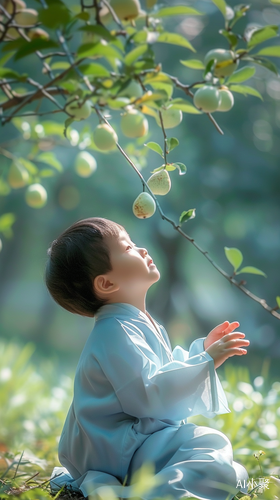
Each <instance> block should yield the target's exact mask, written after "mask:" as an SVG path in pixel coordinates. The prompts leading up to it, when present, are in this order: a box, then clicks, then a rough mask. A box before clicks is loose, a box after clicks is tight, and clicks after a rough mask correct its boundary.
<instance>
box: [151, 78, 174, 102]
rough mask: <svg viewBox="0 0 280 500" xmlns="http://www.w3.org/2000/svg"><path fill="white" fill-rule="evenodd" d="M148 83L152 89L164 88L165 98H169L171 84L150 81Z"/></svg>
mask: <svg viewBox="0 0 280 500" xmlns="http://www.w3.org/2000/svg"><path fill="white" fill-rule="evenodd" d="M149 85H151V87H153V89H159V90H164V91H165V92H166V96H167V98H168V99H171V97H172V94H173V90H174V87H173V85H170V84H168V83H164V82H151V83H150V84H149Z"/></svg>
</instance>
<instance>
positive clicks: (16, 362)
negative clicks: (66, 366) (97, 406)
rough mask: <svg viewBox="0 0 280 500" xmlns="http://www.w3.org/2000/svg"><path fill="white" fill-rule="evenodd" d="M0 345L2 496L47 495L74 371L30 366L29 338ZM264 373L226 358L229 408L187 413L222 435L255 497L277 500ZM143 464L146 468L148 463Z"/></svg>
mask: <svg viewBox="0 0 280 500" xmlns="http://www.w3.org/2000/svg"><path fill="white" fill-rule="evenodd" d="M0 352H1V356H0V420H1V429H0V498H11V497H16V496H20V498H22V499H29V500H33V499H34V500H35V499H41V498H42V499H43V498H49V497H50V493H51V490H50V485H49V480H50V475H51V472H52V469H53V467H54V466H58V465H59V463H58V460H57V445H58V440H59V436H60V433H61V429H62V426H63V423H64V419H65V416H66V412H67V409H68V407H69V404H70V402H71V398H72V377H73V374H69V375H67V376H66V375H64V376H62V377H61V378H60V379H59V380H56V381H54V373H56V371H57V369H56V368H57V367H55V366H54V365H53V364H52V363H50V362H44V363H43V364H42V365H41V366H40V368H38V367H36V366H35V365H34V363H33V360H32V354H33V352H34V345H32V344H27V345H26V346H25V347H24V349H20V348H19V347H18V346H17V345H14V344H13V343H9V344H7V343H3V342H2V343H1V344H0ZM262 373H263V375H259V376H258V377H256V378H255V379H254V380H252V379H251V377H250V373H249V370H248V369H247V368H241V367H240V368H239V369H236V368H233V366H231V365H227V366H226V367H225V370H224V372H223V373H222V376H221V380H222V385H223V388H224V390H225V393H226V395H227V398H228V402H229V407H230V410H231V413H229V414H225V415H219V416H217V417H215V418H213V419H206V418H204V417H201V416H197V417H192V418H190V419H189V420H188V421H190V422H193V423H196V424H197V425H206V426H210V427H213V428H216V429H218V430H220V431H221V432H223V433H224V434H225V435H226V436H228V438H229V439H230V441H231V443H232V446H233V451H234V459H235V460H236V461H237V462H240V463H242V464H243V465H244V466H245V467H246V469H247V471H248V474H249V479H250V481H251V484H252V486H251V487H250V488H249V490H252V489H254V490H255V494H256V495H257V496H256V498H260V499H263V498H265V499H266V500H276V499H277V498H278V497H279V492H278V493H277V489H276V486H277V484H276V485H274V483H273V482H272V481H273V480H272V478H271V476H272V475H273V476H274V477H276V478H278V477H279V476H280V468H279V458H280V457H279V435H280V411H279V408H280V404H279V403H280V383H279V382H278V381H275V382H272V381H271V380H270V379H269V374H268V373H267V368H266V367H265V365H264V366H263V367H262ZM7 395H8V396H7ZM11 430H13V432H11ZM144 472H147V474H148V475H151V473H150V471H149V469H147V471H144ZM148 475H145V474H144V473H143V475H142V478H141V477H139V482H140V483H141V481H143V485H144V486H143V485H142V486H141V484H140V485H138V487H139V488H141V487H144V488H145V485H146V487H147V484H149V483H148V482H147V477H148ZM260 478H266V479H267V480H269V488H268V489H267V488H266V489H265V491H264V492H261V491H259V490H258V488H256V486H258V485H260V481H261V479H260ZM263 480H264V479H263ZM252 481H255V483H252ZM277 495H278V496H277ZM241 496H242V495H241V494H238V495H237V497H238V498H240V497H241ZM78 497H79V495H77V494H76V493H74V492H72V493H71V491H70V492H69V491H68V492H67V491H65V489H63V491H62V492H60V493H59V498H60V499H61V500H66V499H67V500H68V499H70V498H75V499H77V498H78ZM251 498H254V497H253V496H251ZM108 500H109V499H108Z"/></svg>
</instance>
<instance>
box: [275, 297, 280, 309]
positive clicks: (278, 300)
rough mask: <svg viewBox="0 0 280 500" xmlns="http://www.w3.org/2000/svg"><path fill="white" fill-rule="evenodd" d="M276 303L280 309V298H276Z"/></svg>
mask: <svg viewBox="0 0 280 500" xmlns="http://www.w3.org/2000/svg"><path fill="white" fill-rule="evenodd" d="M276 302H277V305H278V307H279V308H280V297H279V296H277V297H276Z"/></svg>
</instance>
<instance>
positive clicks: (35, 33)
mask: <svg viewBox="0 0 280 500" xmlns="http://www.w3.org/2000/svg"><path fill="white" fill-rule="evenodd" d="M27 36H28V37H29V38H30V40H36V39H38V38H42V39H43V40H48V39H49V38H50V37H49V34H48V33H47V32H46V31H45V30H42V29H41V28H31V29H30V30H28V33H27Z"/></svg>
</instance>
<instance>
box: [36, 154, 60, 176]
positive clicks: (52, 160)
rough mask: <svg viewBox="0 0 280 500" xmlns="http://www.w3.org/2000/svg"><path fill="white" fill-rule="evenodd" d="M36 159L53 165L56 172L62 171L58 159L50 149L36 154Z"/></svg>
mask: <svg viewBox="0 0 280 500" xmlns="http://www.w3.org/2000/svg"><path fill="white" fill-rule="evenodd" d="M36 160H38V161H41V162H42V163H47V164H48V165H51V166H52V167H54V168H55V169H56V170H58V172H63V166H62V164H61V163H60V161H58V159H57V158H56V156H55V155H54V153H52V152H50V151H46V152H44V153H41V154H40V155H39V156H37V158H36Z"/></svg>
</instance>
